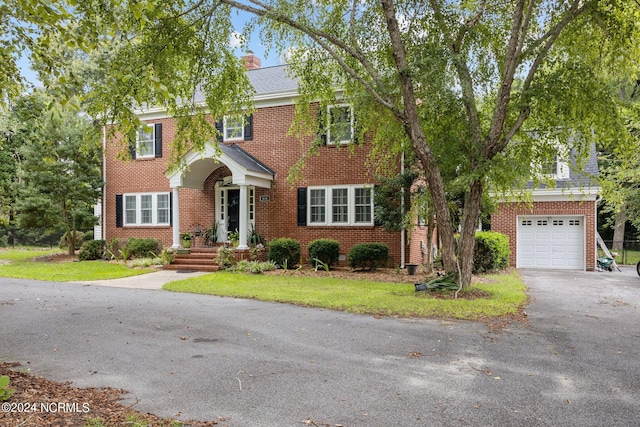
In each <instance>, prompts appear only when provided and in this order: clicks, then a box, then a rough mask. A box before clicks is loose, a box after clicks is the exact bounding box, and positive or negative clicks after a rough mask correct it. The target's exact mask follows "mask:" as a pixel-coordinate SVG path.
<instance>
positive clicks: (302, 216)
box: [298, 187, 307, 226]
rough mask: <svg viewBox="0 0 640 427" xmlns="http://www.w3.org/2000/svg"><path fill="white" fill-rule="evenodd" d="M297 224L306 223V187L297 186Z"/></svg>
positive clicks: (303, 224) (302, 224)
mask: <svg viewBox="0 0 640 427" xmlns="http://www.w3.org/2000/svg"><path fill="white" fill-rule="evenodd" d="M298 225H299V226H305V225H307V188H306V187H302V188H298Z"/></svg>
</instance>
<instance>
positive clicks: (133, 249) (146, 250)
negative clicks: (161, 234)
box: [128, 238, 162, 258]
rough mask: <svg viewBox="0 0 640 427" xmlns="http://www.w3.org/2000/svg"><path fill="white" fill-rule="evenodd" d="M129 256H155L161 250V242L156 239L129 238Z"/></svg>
mask: <svg viewBox="0 0 640 427" xmlns="http://www.w3.org/2000/svg"><path fill="white" fill-rule="evenodd" d="M128 244H129V250H130V256H131V258H145V257H148V256H154V257H155V256H157V254H158V253H160V250H162V242H161V241H159V240H156V239H133V238H131V239H129V243H128Z"/></svg>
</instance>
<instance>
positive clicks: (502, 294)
mask: <svg viewBox="0 0 640 427" xmlns="http://www.w3.org/2000/svg"><path fill="white" fill-rule="evenodd" d="M485 277H486V278H487V279H489V280H487V282H490V283H482V284H476V285H474V286H473V287H472V288H471V289H472V290H473V289H478V290H481V291H484V292H486V293H487V294H488V295H489V296H488V297H486V298H476V299H465V298H459V299H455V300H454V299H452V298H442V297H440V298H438V297H436V296H434V295H433V294H429V293H426V292H416V291H415V288H414V286H413V285H412V284H406V283H382V282H371V281H365V280H345V279H333V278H327V277H304V276H303V277H300V276H293V275H279V276H276V275H248V274H242V273H230V272H217V273H214V274H208V275H204V276H199V277H195V278H191V279H186V280H180V281H176V282H171V283H168V284H166V285H165V286H164V289H166V290H169V291H174V292H191V293H197V294H210V295H218V296H228V297H238V298H254V299H258V300H262V301H275V302H285V303H290V304H296V305H303V306H309V307H320V308H326V309H331V310H340V311H346V312H351V313H367V314H380V315H386V316H399V317H424V318H431V317H436V318H453V319H469V320H478V319H482V318H493V317H500V316H506V315H512V314H516V313H518V311H519V309H520V308H521V307H522V306H523V304H524V303H525V302H526V300H527V295H526V293H525V290H526V287H525V285H524V283H523V282H522V280H521V279H520V277H519V275H518V273H517V272H515V271H513V272H510V273H508V274H496V275H489V276H485Z"/></svg>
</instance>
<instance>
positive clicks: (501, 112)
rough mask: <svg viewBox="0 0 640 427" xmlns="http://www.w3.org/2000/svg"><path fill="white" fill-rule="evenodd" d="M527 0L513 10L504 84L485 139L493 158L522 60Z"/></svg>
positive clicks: (485, 150) (485, 147)
mask: <svg viewBox="0 0 640 427" xmlns="http://www.w3.org/2000/svg"><path fill="white" fill-rule="evenodd" d="M525 2H526V0H518V2H517V4H516V7H515V10H514V12H513V15H514V16H513V24H512V26H511V35H510V37H509V43H508V45H507V52H506V55H505V64H504V73H503V75H502V85H501V86H500V90H499V91H498V96H497V98H496V108H495V110H494V112H493V119H492V121H491V127H490V128H489V133H488V134H487V137H486V139H485V146H484V149H483V155H484V157H486V158H491V157H493V156H494V155H495V153H493V150H494V149H495V146H496V145H497V143H498V140H499V138H500V135H501V134H502V130H503V128H504V123H505V120H506V117H507V108H508V106H509V102H510V100H511V88H512V86H513V81H514V77H515V73H516V70H517V69H518V65H519V64H520V60H521V57H520V51H519V47H520V46H521V45H522V43H523V39H524V34H523V32H524V33H525V34H526V32H525V31H524V28H523V21H525V20H526V19H525V18H524V8H525ZM489 156H491V157H489Z"/></svg>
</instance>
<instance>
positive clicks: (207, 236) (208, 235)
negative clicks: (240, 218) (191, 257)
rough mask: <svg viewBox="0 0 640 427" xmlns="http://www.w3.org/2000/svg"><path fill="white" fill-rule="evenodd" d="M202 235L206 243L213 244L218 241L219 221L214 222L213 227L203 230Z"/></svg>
mask: <svg viewBox="0 0 640 427" xmlns="http://www.w3.org/2000/svg"><path fill="white" fill-rule="evenodd" d="M202 237H203V239H204V241H205V244H206V245H213V244H214V243H216V242H217V241H218V223H217V222H214V223H213V224H212V225H211V228H206V229H205V230H204V231H203V232H202Z"/></svg>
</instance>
